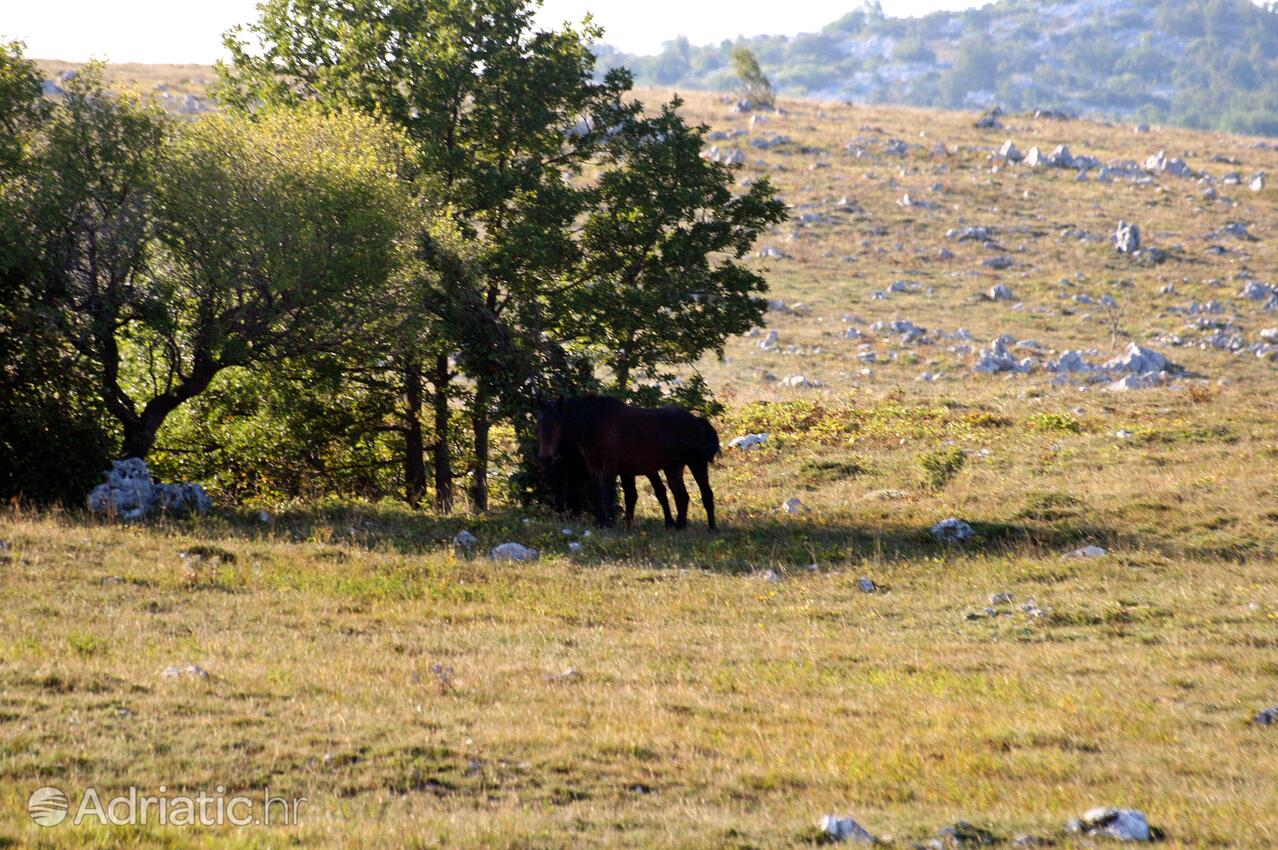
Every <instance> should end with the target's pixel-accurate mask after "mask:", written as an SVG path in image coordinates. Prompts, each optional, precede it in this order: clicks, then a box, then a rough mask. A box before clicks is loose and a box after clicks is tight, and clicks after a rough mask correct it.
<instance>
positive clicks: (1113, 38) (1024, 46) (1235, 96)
mask: <svg viewBox="0 0 1278 850" xmlns="http://www.w3.org/2000/svg"><path fill="white" fill-rule="evenodd" d="M737 44H743V45H745V46H747V47H749V48H751V49H752V50H753V51H754V52H755V53H756V54H757V56H758V58H759V61H760V64H761V65H762V67H763V70H764V71H765V72H766V73H767V74H768V75H769V76H770V77H771V78H772V80H773V82H774V84H775V85H777V86H778V87H779V89H780V90H781V91H783V92H787V93H791V94H802V95H807V96H810V97H817V98H825V99H830V100H846V101H853V102H858V103H897V104H909V105H915V106H940V107H949V108H963V107H973V106H990V105H993V104H995V103H999V104H1001V105H1002V106H1004V107H1005V108H1008V109H1013V110H1028V109H1036V108H1038V109H1053V110H1058V111H1067V112H1091V113H1101V114H1105V115H1110V116H1123V117H1126V118H1130V119H1132V120H1139V121H1145V122H1148V123H1155V122H1166V123H1171V124H1177V125H1182V126H1187V127H1200V128H1210V129H1225V130H1232V131H1236V132H1246V133H1264V134H1269V135H1274V134H1278V12H1275V10H1274V8H1272V6H1270V7H1261V6H1258V5H1256V4H1254V3H1251V2H1247V0H1156V2H1143V0H1051V2H1046V3H1039V2H1032V0H1001V2H998V3H993V4H990V5H987V6H984V7H982V8H979V9H974V10H970V11H965V12H937V13H934V14H931V15H927V16H926V17H922V18H893V17H888V16H886V15H884V14H883V12H882V10H881V8H880V7H879V6H878V4H877V3H868V4H866V5H865V6H864V7H863V8H861V9H859V10H857V11H854V12H851V13H850V14H848V15H845V16H844V17H842V18H840V19H839V20H837V21H834V22H833V23H831V24H830V25H828V26H827V27H825V28H824V29H823V30H822V31H821V32H816V33H805V34H803V35H799V36H795V37H793V38H788V37H784V36H760V37H756V38H747V39H743V40H740V41H738V42H735V43H734V42H727V41H725V42H723V43H722V44H719V45H707V46H693V45H691V44H689V43H688V41H687V40H686V39H677V40H675V41H672V42H670V43H668V44H667V45H666V48H665V50H663V51H662V52H661V53H660V54H658V55H654V56H634V55H628V54H624V53H620V52H618V51H616V50H615V49H613V48H610V47H607V46H602V47H601V48H600V49H599V56H600V59H601V65H602V66H604V67H612V66H616V65H624V66H625V67H628V68H631V69H633V70H634V71H635V72H636V73H637V78H638V80H639V81H640V82H641V83H645V84H649V85H662V86H678V87H680V88H697V89H710V90H721V91H724V90H731V89H732V88H733V87H734V86H735V84H736V80H735V78H734V77H733V74H732V60H731V51H732V48H733V47H734V46H736V45H737Z"/></svg>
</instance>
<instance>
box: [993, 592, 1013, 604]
mask: <svg viewBox="0 0 1278 850" xmlns="http://www.w3.org/2000/svg"><path fill="white" fill-rule="evenodd" d="M1011 601H1012V594H1010V593H991V594H990V604H991V605H1008V604H1011Z"/></svg>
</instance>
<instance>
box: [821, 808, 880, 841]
mask: <svg viewBox="0 0 1278 850" xmlns="http://www.w3.org/2000/svg"><path fill="white" fill-rule="evenodd" d="M819 828H820V830H821V832H822V833H823V834H824V835H825V836H826V838H827V839H828V840H829V841H834V842H845V841H850V842H852V843H854V844H877V843H878V839H877V838H875V837H874V836H873V835H871V834H870V833H869V832H867V831H866V829H865V827H863V826H861V824H859V823H857V822H856V821H854V820H852V818H849V817H839V816H838V815H826V816H825V817H823V818H821V823H820V824H819Z"/></svg>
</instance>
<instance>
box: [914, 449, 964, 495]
mask: <svg viewBox="0 0 1278 850" xmlns="http://www.w3.org/2000/svg"><path fill="white" fill-rule="evenodd" d="M917 462H918V465H919V469H920V470H921V471H922V473H923V483H924V485H925V486H926V487H928V488H929V489H931V490H942V489H944V488H945V485H946V484H949V483H950V481H951V480H953V478H954V476H956V475H958V474H959V472H960V471H961V470H962V469H963V465H964V464H965V463H967V454H966V453H965V452H964V451H963V450H962V449H961V448H959V447H958V446H948V447H946V448H943V449H935V450H933V451H929V452H923V453H921V454H920V455H919V456H918V458H917Z"/></svg>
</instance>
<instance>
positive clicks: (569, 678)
mask: <svg viewBox="0 0 1278 850" xmlns="http://www.w3.org/2000/svg"><path fill="white" fill-rule="evenodd" d="M580 681H581V674H580V673H578V672H577V671H576V670H575V669H574V668H572V667H569V668H568V669H566V670H563V671H561V672H559V673H547V674H546V684H549V685H571V684H572V683H574V682H580Z"/></svg>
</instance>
